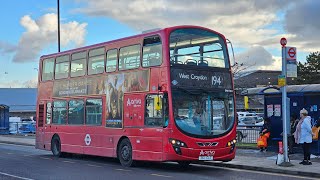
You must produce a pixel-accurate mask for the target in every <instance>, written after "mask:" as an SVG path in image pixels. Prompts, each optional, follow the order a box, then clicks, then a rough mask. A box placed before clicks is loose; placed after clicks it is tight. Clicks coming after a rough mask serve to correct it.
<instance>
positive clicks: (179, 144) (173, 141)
mask: <svg viewBox="0 0 320 180" xmlns="http://www.w3.org/2000/svg"><path fill="white" fill-rule="evenodd" d="M169 142H170V144H172V146H176V147H187V144H186V143H184V142H182V141H180V140H177V139H172V138H170V139H169Z"/></svg>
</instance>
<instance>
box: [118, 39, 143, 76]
mask: <svg viewBox="0 0 320 180" xmlns="http://www.w3.org/2000/svg"><path fill="white" fill-rule="evenodd" d="M139 66H140V45H139V44H137V45H132V46H127V47H123V48H121V49H120V57H119V70H125V69H135V68H138V67H139Z"/></svg>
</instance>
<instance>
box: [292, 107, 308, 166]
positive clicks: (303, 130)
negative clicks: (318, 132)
mask: <svg viewBox="0 0 320 180" xmlns="http://www.w3.org/2000/svg"><path fill="white" fill-rule="evenodd" d="M294 138H295V142H296V143H297V144H301V145H302V149H303V154H304V158H303V161H301V162H300V164H303V165H311V164H312V163H311V161H310V145H311V143H312V130H311V117H310V116H308V111H307V110H306V109H304V108H303V109H302V110H301V111H300V120H299V122H298V125H297V127H296V131H295V133H294Z"/></svg>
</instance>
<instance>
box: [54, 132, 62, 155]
mask: <svg viewBox="0 0 320 180" xmlns="http://www.w3.org/2000/svg"><path fill="white" fill-rule="evenodd" d="M51 151H52V154H53V155H54V156H56V157H61V155H62V153H61V143H60V138H59V137H58V136H54V137H53V138H52V140H51Z"/></svg>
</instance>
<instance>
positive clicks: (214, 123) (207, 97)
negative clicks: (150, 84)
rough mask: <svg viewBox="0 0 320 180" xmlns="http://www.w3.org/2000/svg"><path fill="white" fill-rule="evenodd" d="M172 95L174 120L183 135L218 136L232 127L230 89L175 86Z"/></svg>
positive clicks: (232, 113)
mask: <svg viewBox="0 0 320 180" xmlns="http://www.w3.org/2000/svg"><path fill="white" fill-rule="evenodd" d="M172 99H173V101H172V102H173V110H174V120H175V123H176V125H177V127H178V128H179V130H180V131H182V132H183V133H185V134H187V135H190V136H192V137H200V138H212V137H219V136H222V135H224V134H226V133H227V132H229V131H230V130H231V129H232V127H233V124H234V119H235V118H234V104H233V102H234V101H233V94H232V93H227V92H220V93H204V92H200V91H199V93H197V92H196V91H193V92H187V91H178V90H175V91H173V93H172Z"/></svg>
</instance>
